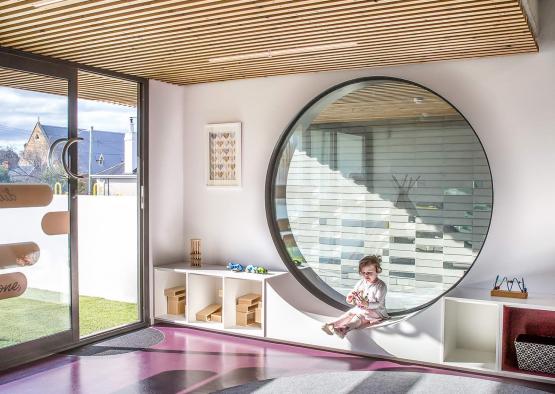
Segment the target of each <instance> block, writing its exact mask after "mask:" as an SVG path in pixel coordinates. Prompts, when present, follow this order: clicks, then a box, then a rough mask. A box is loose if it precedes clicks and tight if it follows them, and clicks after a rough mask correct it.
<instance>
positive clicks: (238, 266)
mask: <svg viewBox="0 0 555 394" xmlns="http://www.w3.org/2000/svg"><path fill="white" fill-rule="evenodd" d="M227 269H228V270H232V271H235V272H243V270H244V268H243V266H242V265H241V264H239V263H234V262H233V261H230V262H229V263H227Z"/></svg>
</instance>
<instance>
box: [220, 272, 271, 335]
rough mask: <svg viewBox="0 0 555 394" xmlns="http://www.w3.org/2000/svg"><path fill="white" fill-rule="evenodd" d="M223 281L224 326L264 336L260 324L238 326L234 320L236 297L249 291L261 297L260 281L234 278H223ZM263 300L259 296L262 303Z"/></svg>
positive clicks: (244, 332)
mask: <svg viewBox="0 0 555 394" xmlns="http://www.w3.org/2000/svg"><path fill="white" fill-rule="evenodd" d="M224 282H225V286H224V288H225V290H224V309H225V314H224V328H225V329H226V330H229V331H230V332H234V333H238V334H245V335H253V336H264V330H263V326H262V324H255V325H249V326H240V325H238V324H237V321H236V317H237V316H236V312H237V305H236V304H237V298H238V297H241V296H243V295H245V294H249V293H256V294H260V295H261V297H264V295H263V287H262V282H259V281H254V280H248V279H235V278H225V279H224ZM263 301H264V300H263V298H261V302H262V303H263ZM262 313H264V310H263V312H262Z"/></svg>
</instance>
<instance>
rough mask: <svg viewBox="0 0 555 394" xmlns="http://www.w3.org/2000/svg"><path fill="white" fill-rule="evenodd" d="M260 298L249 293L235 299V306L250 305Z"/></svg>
mask: <svg viewBox="0 0 555 394" xmlns="http://www.w3.org/2000/svg"><path fill="white" fill-rule="evenodd" d="M261 298H262V296H261V295H260V294H256V293H249V294H245V295H242V296H241V297H239V298H237V304H247V305H252V304H254V303H255V302H257V301H260V299H261Z"/></svg>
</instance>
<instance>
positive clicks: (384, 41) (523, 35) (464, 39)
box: [78, 29, 528, 67]
mask: <svg viewBox="0 0 555 394" xmlns="http://www.w3.org/2000/svg"><path fill="white" fill-rule="evenodd" d="M484 31H485V33H484ZM484 31H483V32H481V36H480V38H481V39H480V43H486V44H487V43H488V42H491V40H492V37H493V38H495V37H497V38H498V39H500V40H502V41H506V36H507V34H511V36H512V37H513V43H516V42H520V41H522V42H526V41H527V40H528V32H527V31H525V30H523V31H517V30H506V29H502V30H496V29H485V30H484ZM473 33H474V34H477V33H480V32H476V31H475V32H473ZM348 38H349V36H348V35H345V36H344V37H343V36H340V37H337V36H332V37H330V39H328V36H327V35H321V36H320V38H319V40H318V41H314V43H316V42H318V43H319V45H323V44H336V43H345V42H348V41H347V40H348ZM360 38H361V39H359V40H358V41H357V44H358V48H356V49H361V48H362V47H364V46H372V48H373V49H374V50H376V49H377V48H384V50H387V49H388V48H392V47H399V46H401V47H406V49H407V50H409V49H412V48H413V47H420V48H424V47H427V48H431V47H432V46H433V45H434V44H437V45H436V46H438V45H444V44H445V43H446V42H448V41H451V42H452V43H453V44H455V45H461V46H462V45H464V44H465V43H469V42H470V43H474V45H475V46H476V47H477V46H479V45H480V44H479V43H477V42H476V41H477V40H476V39H475V38H474V37H473V36H470V35H469V34H465V33H455V34H453V33H445V34H444V35H443V36H442V37H441V39H438V38H437V37H436V36H435V35H432V36H431V37H430V35H429V34H423V35H422V36H420V37H411V38H405V39H403V40H402V41H401V40H400V39H398V38H396V37H388V36H385V35H384V36H383V37H380V38H379V40H375V41H374V40H372V38H373V37H372V36H370V39H366V34H361V35H360ZM303 43H304V44H306V42H302V41H298V40H295V41H291V40H283V42H281V43H279V44H278V43H273V44H271V45H268V46H267V48H271V49H272V50H273V51H275V50H278V49H288V48H301V47H303ZM220 46H221V45H218V46H216V45H214V46H213V47H211V48H207V47H201V48H198V47H188V48H186V49H183V50H179V51H178V50H175V51H174V52H173V54H174V55H176V54H180V55H181V56H180V57H179V59H176V61H175V63H178V64H183V63H184V62H187V64H188V65H189V66H190V65H193V64H203V63H205V62H207V61H209V59H210V58H209V57H208V56H209V55H210V53H211V51H213V50H215V49H216V48H217V47H220ZM236 48H237V49H236ZM350 49H352V48H348V49H336V50H330V51H329V52H330V53H331V52H332V51H334V52H335V51H342V50H343V51H348V50H350ZM263 50H264V47H253V46H252V45H248V44H247V45H244V46H240V47H233V48H230V49H226V47H225V46H224V47H223V48H222V49H221V50H220V51H219V52H218V56H219V57H221V56H230V55H235V54H237V53H256V52H261V51H263ZM164 51H165V50H164V49H158V50H155V49H152V50H149V52H148V53H145V54H139V55H135V54H134V52H133V51H123V50H122V51H120V52H119V55H118V56H117V57H113V56H111V57H110V56H92V57H91V56H88V55H87V56H84V57H82V58H78V59H79V61H81V62H95V63H99V64H100V63H102V64H104V67H112V66H113V65H116V64H118V63H119V62H120V61H121V60H122V57H129V56H132V59H129V60H128V61H127V65H133V64H137V63H143V62H144V61H145V60H147V59H148V57H149V56H153V55H164ZM276 58H277V56H276ZM172 63H174V62H169V63H168V62H166V61H165V64H167V65H168V66H169V65H170V64H172Z"/></svg>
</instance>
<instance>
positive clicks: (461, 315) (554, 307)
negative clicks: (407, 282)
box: [442, 288, 555, 383]
mask: <svg viewBox="0 0 555 394" xmlns="http://www.w3.org/2000/svg"><path fill="white" fill-rule="evenodd" d="M504 307H510V308H517V309H518V308H520V309H523V310H528V311H533V310H538V311H540V310H541V311H552V312H555V296H554V295H549V294H533V293H530V294H528V298H527V299H518V298H505V297H492V296H491V295H490V292H489V290H485V289H472V288H458V289H454V290H453V291H452V292H451V293H450V294H449V296H447V297H445V298H444V299H443V329H442V333H443V338H442V343H443V363H444V364H445V365H450V366H454V367H460V368H464V369H467V370H480V371H486V372H489V373H494V374H496V375H501V376H506V377H511V378H520V379H528V380H535V381H543V382H550V383H555V376H550V375H545V374H544V375H542V374H536V373H533V372H528V371H523V370H506V369H503V343H504V342H506V339H507V338H506V337H505V336H506V335H507V333H505V332H504V329H503V320H504V318H505V316H504V313H505V311H504ZM523 333H524V332H523Z"/></svg>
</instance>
